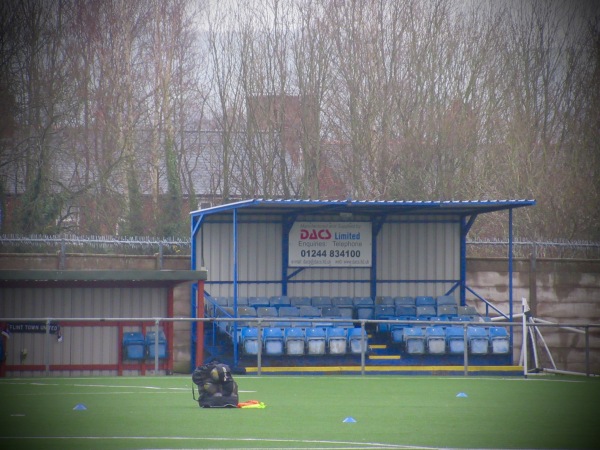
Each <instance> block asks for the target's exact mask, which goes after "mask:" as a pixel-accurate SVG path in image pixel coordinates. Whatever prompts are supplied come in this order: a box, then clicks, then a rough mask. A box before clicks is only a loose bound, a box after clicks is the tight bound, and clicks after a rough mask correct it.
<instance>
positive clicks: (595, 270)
mask: <svg viewBox="0 0 600 450" xmlns="http://www.w3.org/2000/svg"><path fill="white" fill-rule="evenodd" d="M508 281H509V280H508V263H507V261H506V260H504V259H469V260H468V262H467V284H468V286H469V287H471V288H472V289H473V290H474V291H475V292H477V294H478V295H479V296H481V297H483V298H485V299H486V300H488V301H490V303H492V304H494V306H496V307H497V308H498V309H499V310H500V311H502V312H503V313H505V314H507V313H508V310H509V301H508ZM522 298H525V299H526V300H527V302H528V304H529V306H530V308H531V312H532V315H533V317H535V318H538V319H541V320H544V321H549V322H554V323H562V324H584V323H587V324H589V323H593V324H596V325H600V261H588V260H555V259H537V260H536V259H533V258H532V259H529V260H514V261H513V313H515V314H517V313H521V312H522V306H521V303H522V302H521V299H522ZM467 303H468V304H470V305H474V306H476V307H477V309H478V310H479V311H480V312H482V313H484V312H485V305H484V303H483V302H481V301H480V300H479V299H477V298H476V296H474V295H473V294H470V293H468V294H467ZM490 315H495V313H490ZM538 330H539V332H540V333H541V335H542V338H543V341H542V338H540V336H539V335H537V343H538V345H537V352H538V358H539V362H538V366H541V367H543V368H552V360H553V361H554V364H555V365H556V367H557V369H559V370H565V371H574V372H585V371H586V351H585V335H584V334H580V333H576V332H574V331H566V330H563V329H559V328H557V327H547V326H540V327H538ZM536 334H537V333H536ZM521 341H522V334H521V328H519V327H516V328H515V337H514V342H515V344H516V345H515V348H516V349H517V351H515V359H516V361H515V362H516V363H518V362H519V358H520V354H521ZM544 341H545V343H546V345H547V346H548V348H549V349H550V354H551V357H552V359H550V357H548V356H547V352H546V350H545V348H544V345H543V344H544ZM589 343H590V346H589V364H590V367H589V368H590V371H591V372H592V373H595V374H600V328H589ZM531 350H532V349H530V350H529V353H530V356H532V352H531ZM529 365H530V367H534V361H533V360H531V359H530V363H529Z"/></svg>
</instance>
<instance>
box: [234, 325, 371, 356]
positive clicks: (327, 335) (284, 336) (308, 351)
mask: <svg viewBox="0 0 600 450" xmlns="http://www.w3.org/2000/svg"><path fill="white" fill-rule="evenodd" d="M258 337H259V334H258V328H256V327H243V328H241V329H240V330H239V343H240V344H241V347H242V349H243V351H244V353H245V354H247V355H256V354H258V350H259V339H258ZM363 337H364V342H365V344H366V342H367V339H368V338H367V336H366V333H364V331H362V329H361V328H342V327H309V328H300V327H286V328H280V327H266V328H263V329H262V335H261V342H262V351H263V352H264V353H265V354H266V355H275V356H279V355H295V356H298V355H325V354H330V355H344V354H346V353H357V354H359V353H361V340H362V339H363Z"/></svg>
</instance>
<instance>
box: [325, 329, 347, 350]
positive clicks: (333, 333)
mask: <svg viewBox="0 0 600 450" xmlns="http://www.w3.org/2000/svg"><path fill="white" fill-rule="evenodd" d="M325 334H326V339H327V348H328V349H329V354H331V355H344V354H345V353H346V347H347V337H346V329H345V328H341V327H330V328H327V329H326V331H325Z"/></svg>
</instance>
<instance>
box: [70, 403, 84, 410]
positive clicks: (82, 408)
mask: <svg viewBox="0 0 600 450" xmlns="http://www.w3.org/2000/svg"><path fill="white" fill-rule="evenodd" d="M86 409H87V408H86V407H85V405H84V404H83V403H77V404H76V405H75V407H74V408H73V411H85V410H86Z"/></svg>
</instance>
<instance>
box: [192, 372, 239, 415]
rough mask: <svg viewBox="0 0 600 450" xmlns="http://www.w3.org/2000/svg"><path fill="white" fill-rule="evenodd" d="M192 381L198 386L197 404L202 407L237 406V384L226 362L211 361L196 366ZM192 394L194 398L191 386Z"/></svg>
mask: <svg viewBox="0 0 600 450" xmlns="http://www.w3.org/2000/svg"><path fill="white" fill-rule="evenodd" d="M192 381H193V382H194V384H195V385H196V386H198V399H197V401H198V405H199V406H200V407H202V408H237V405H238V403H239V398H238V385H237V383H236V382H235V380H234V379H233V375H232V374H231V369H230V368H229V366H228V365H227V364H223V363H220V362H219V361H216V360H215V361H211V362H209V363H207V364H204V365H203V366H200V367H197V368H196V370H194V372H193V373H192ZM192 396H193V398H194V400H196V396H195V391H194V388H193V387H192Z"/></svg>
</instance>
